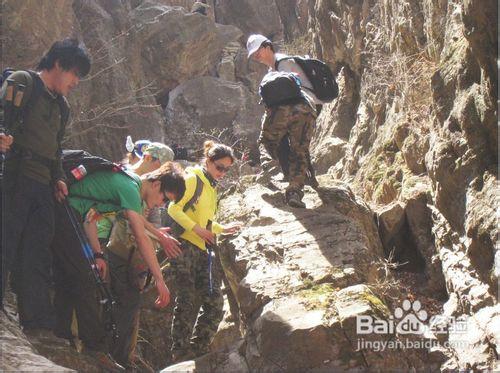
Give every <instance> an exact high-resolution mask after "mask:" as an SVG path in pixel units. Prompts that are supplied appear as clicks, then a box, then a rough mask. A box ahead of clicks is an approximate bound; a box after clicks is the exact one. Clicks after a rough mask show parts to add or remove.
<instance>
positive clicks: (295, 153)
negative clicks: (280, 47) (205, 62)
mask: <svg viewBox="0 0 500 373" xmlns="http://www.w3.org/2000/svg"><path fill="white" fill-rule="evenodd" d="M247 50H248V57H249V58H252V59H253V60H255V61H257V62H260V63H262V64H264V65H266V66H268V67H269V70H270V71H271V70H276V61H277V54H276V53H275V52H274V46H273V44H272V43H271V41H270V40H269V39H267V38H266V37H265V36H263V35H258V34H256V35H251V36H250V37H249V38H248V42H247ZM293 72H295V71H293ZM297 75H299V76H300V78H301V79H304V75H305V74H304V73H303V72H301V71H300V70H299V73H297ZM301 91H302V94H303V99H302V100H301V101H299V102H297V103H293V104H286V105H280V106H275V107H272V108H267V109H266V113H265V114H264V117H263V119H262V129H261V133H260V137H259V152H260V162H261V166H262V168H263V175H264V177H263V179H266V178H269V177H270V176H271V174H273V173H275V172H276V170H277V167H276V166H274V165H275V164H277V160H278V159H279V149H280V144H281V142H282V140H283V138H285V137H288V141H289V146H290V152H289V154H288V164H289V184H288V187H287V189H286V194H285V197H286V201H287V203H288V205H290V206H292V207H300V208H304V207H306V205H305V203H304V202H302V197H303V196H304V192H303V188H304V184H305V182H306V179H307V178H308V170H309V144H310V142H311V137H312V133H313V130H314V124H315V121H316V116H317V115H316V109H315V107H314V102H315V100H314V96H312V95H311V93H310V92H308V91H306V90H304V89H303V88H302V86H301ZM283 171H284V172H283V173H284V174H286V172H285V170H283Z"/></svg>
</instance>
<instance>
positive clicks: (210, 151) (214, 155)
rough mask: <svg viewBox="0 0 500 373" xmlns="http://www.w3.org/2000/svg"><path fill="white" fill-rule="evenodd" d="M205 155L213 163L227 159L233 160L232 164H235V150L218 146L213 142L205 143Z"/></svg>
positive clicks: (222, 145)
mask: <svg viewBox="0 0 500 373" xmlns="http://www.w3.org/2000/svg"><path fill="white" fill-rule="evenodd" d="M203 155H204V156H205V158H206V159H209V160H210V161H212V162H213V161H216V160H218V159H222V158H226V157H229V158H231V162H232V163H233V162H234V154H233V149H231V147H229V146H227V145H224V144H217V143H215V142H213V141H205V143H204V144H203Z"/></svg>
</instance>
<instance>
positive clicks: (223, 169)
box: [214, 163, 231, 173]
mask: <svg viewBox="0 0 500 373" xmlns="http://www.w3.org/2000/svg"><path fill="white" fill-rule="evenodd" d="M214 166H215V169H216V170H217V171H219V172H223V173H227V172H228V171H229V169H230V168H231V166H229V167H224V166H223V165H220V164H217V163H214Z"/></svg>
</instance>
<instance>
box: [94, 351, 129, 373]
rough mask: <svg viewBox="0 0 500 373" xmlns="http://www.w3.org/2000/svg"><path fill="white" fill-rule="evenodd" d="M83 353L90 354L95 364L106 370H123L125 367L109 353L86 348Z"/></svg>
mask: <svg viewBox="0 0 500 373" xmlns="http://www.w3.org/2000/svg"><path fill="white" fill-rule="evenodd" d="M85 355H87V356H90V357H91V358H92V359H94V361H96V362H97V365H99V367H101V368H102V369H104V370H105V371H107V372H113V373H118V372H125V368H124V367H123V366H121V365H120V364H118V363H117V362H116V361H115V360H114V359H113V358H112V357H111V355H110V354H106V353H104V352H102V351H94V350H86V351H85Z"/></svg>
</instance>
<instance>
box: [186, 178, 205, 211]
mask: <svg viewBox="0 0 500 373" xmlns="http://www.w3.org/2000/svg"><path fill="white" fill-rule="evenodd" d="M201 192H203V180H201V178H200V177H199V176H198V175H196V188H195V190H194V193H193V196H192V197H191V198H190V199H189V201H187V202H186V204H185V205H184V207H183V209H182V211H184V212H186V211H187V210H189V209H193V210H194V205H195V204H196V203H197V202H198V200H199V199H200V196H201Z"/></svg>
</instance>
